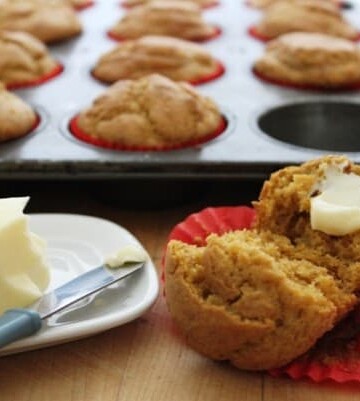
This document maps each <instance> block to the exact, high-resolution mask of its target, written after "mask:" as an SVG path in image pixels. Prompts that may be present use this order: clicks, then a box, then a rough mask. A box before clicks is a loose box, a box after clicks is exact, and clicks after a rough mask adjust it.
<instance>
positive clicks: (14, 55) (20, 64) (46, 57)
mask: <svg viewBox="0 0 360 401" xmlns="http://www.w3.org/2000/svg"><path fill="white" fill-rule="evenodd" d="M0 54H1V57H0V81H2V82H3V83H4V84H5V85H6V86H7V87H13V86H17V85H26V84H31V83H32V82H36V81H37V80H39V79H41V78H43V77H45V76H46V75H49V74H50V73H52V72H53V71H55V70H56V69H57V68H60V66H59V64H58V63H57V62H56V61H55V60H54V59H53V58H52V57H51V55H50V54H49V52H48V50H47V48H46V46H45V45H44V44H43V42H41V41H40V40H39V39H37V38H35V37H34V36H32V35H30V34H28V33H26V32H16V31H0Z"/></svg>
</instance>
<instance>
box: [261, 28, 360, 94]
mask: <svg viewBox="0 0 360 401" xmlns="http://www.w3.org/2000/svg"><path fill="white" fill-rule="evenodd" d="M254 71H255V73H256V74H257V75H259V76H260V77H262V78H264V79H266V80H270V81H274V82H275V83H276V82H277V83H285V84H290V85H298V86H304V87H307V86H309V87H318V88H324V89H326V88H330V89H331V88H334V89H337V88H346V87H351V86H354V85H359V84H360V50H359V48H358V46H357V45H355V43H354V42H351V41H349V40H346V39H342V38H336V37H333V36H328V35H323V34H320V33H302V32H294V33H288V34H284V35H281V36H279V37H278V38H277V39H274V40H272V41H271V42H269V43H268V45H267V46H266V51H265V53H264V54H263V56H262V57H261V58H260V59H259V60H257V61H256V63H255V65H254Z"/></svg>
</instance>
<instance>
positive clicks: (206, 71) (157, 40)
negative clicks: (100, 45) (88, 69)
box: [92, 36, 221, 83]
mask: <svg viewBox="0 0 360 401" xmlns="http://www.w3.org/2000/svg"><path fill="white" fill-rule="evenodd" d="M219 68H221V64H220V63H219V62H218V61H217V60H216V59H214V58H213V57H212V56H211V54H209V53H208V52H207V51H206V50H205V49H204V48H203V47H202V46H200V45H198V44H196V43H193V42H189V41H185V40H182V39H177V38H173V37H166V36H143V37H141V38H139V39H135V40H127V41H125V42H124V43H122V44H120V45H118V46H117V47H116V48H115V49H113V50H111V51H110V52H108V53H106V54H104V55H103V56H102V57H101V58H100V59H99V61H98V62H97V64H96V66H95V68H94V69H93V71H92V73H93V75H94V76H95V77H96V78H97V79H99V80H101V81H104V82H111V83H112V82H115V81H117V80H119V79H136V78H140V77H143V76H145V75H148V74H151V73H158V74H161V75H165V76H167V77H168V78H170V79H173V80H175V81H188V82H195V81H199V80H201V79H202V78H205V77H208V76H209V75H211V74H214V73H216V72H218V71H219Z"/></svg>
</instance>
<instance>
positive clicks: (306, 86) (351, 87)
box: [252, 68, 360, 92]
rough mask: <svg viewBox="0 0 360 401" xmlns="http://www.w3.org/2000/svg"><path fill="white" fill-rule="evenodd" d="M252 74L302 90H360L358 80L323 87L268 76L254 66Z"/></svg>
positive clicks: (276, 83) (264, 79)
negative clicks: (341, 84)
mask: <svg viewBox="0 0 360 401" xmlns="http://www.w3.org/2000/svg"><path fill="white" fill-rule="evenodd" d="M252 72H253V74H254V75H255V76H256V77H257V78H259V79H261V80H262V81H264V82H266V83H270V84H273V85H278V86H283V87H285V88H293V89H303V90H312V91H321V92H344V91H345V92H346V91H356V90H360V82H358V83H354V84H351V85H343V86H338V87H325V86H319V85H310V84H297V83H292V82H287V81H285V80H280V79H274V78H269V77H266V76H264V75H263V74H261V73H260V72H259V71H257V70H256V69H255V68H253V69H252Z"/></svg>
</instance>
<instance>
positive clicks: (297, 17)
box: [250, 0, 359, 40]
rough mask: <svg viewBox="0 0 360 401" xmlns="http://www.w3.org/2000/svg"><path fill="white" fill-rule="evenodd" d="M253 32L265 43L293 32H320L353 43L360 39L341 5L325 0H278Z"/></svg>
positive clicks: (269, 8)
mask: <svg viewBox="0 0 360 401" xmlns="http://www.w3.org/2000/svg"><path fill="white" fill-rule="evenodd" d="M250 32H251V33H252V34H253V35H254V36H257V37H258V38H260V39H264V40H268V39H273V38H276V37H277V36H279V35H282V34H284V33H289V32H318V33H324V34H327V35H332V36H338V37H341V38H345V39H349V40H356V39H358V38H359V32H358V31H357V30H356V29H355V28H354V27H353V26H351V25H350V24H349V23H348V22H347V21H346V20H345V19H344V17H343V16H342V14H341V12H340V10H339V8H338V7H337V5H336V4H334V3H332V2H325V1H323V0H294V1H291V2H288V1H278V2H276V3H275V4H273V5H271V6H269V7H268V8H267V9H266V11H265V13H264V16H263V18H262V19H261V21H260V22H259V23H258V24H257V25H256V26H255V27H253V28H251V30H250Z"/></svg>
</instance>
